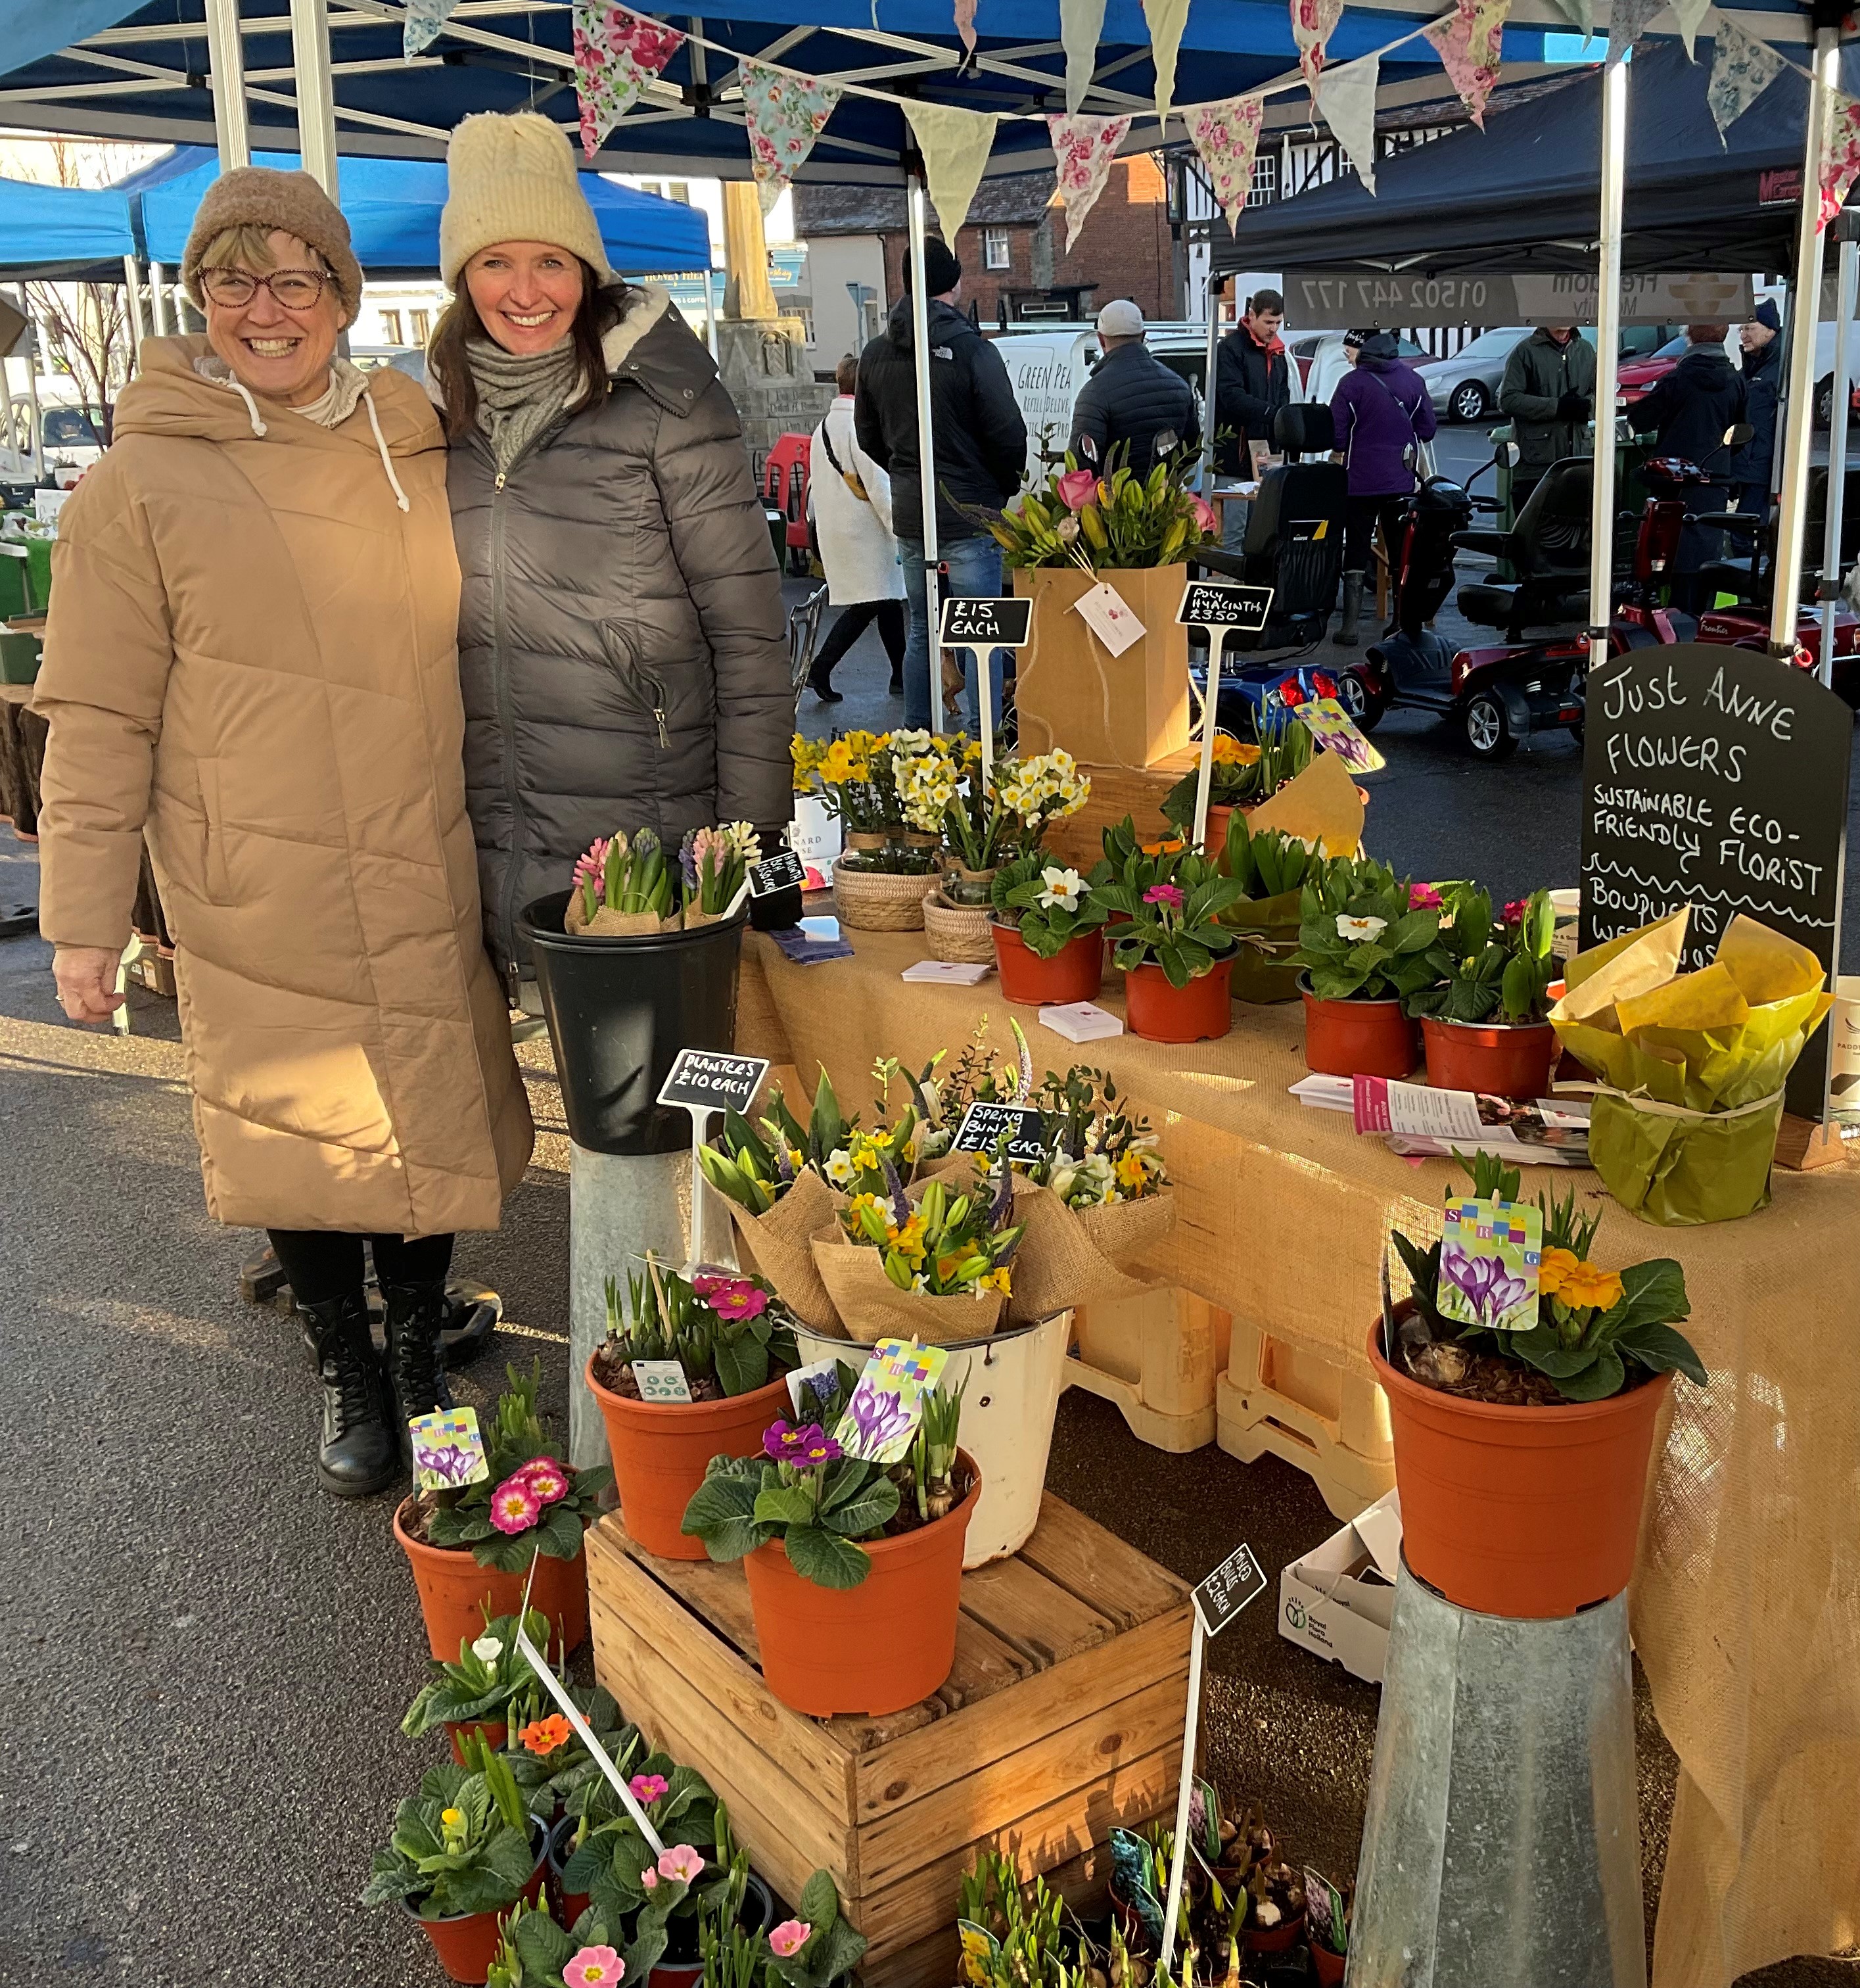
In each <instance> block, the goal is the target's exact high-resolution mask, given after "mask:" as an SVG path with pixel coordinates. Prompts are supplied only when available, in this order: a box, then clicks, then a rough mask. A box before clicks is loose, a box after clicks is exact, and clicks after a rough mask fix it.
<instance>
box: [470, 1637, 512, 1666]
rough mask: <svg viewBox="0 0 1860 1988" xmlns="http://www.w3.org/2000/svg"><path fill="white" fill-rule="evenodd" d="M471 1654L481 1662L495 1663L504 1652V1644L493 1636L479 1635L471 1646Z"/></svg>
mask: <svg viewBox="0 0 1860 1988" xmlns="http://www.w3.org/2000/svg"><path fill="white" fill-rule="evenodd" d="M471 1654H472V1655H474V1657H476V1658H478V1662H480V1663H481V1664H495V1662H497V1660H498V1658H499V1657H501V1656H502V1655H503V1654H504V1645H503V1644H502V1642H501V1641H500V1640H499V1639H498V1638H497V1637H495V1636H481V1637H479V1638H478V1641H476V1642H475V1643H474V1644H473V1645H472V1646H471Z"/></svg>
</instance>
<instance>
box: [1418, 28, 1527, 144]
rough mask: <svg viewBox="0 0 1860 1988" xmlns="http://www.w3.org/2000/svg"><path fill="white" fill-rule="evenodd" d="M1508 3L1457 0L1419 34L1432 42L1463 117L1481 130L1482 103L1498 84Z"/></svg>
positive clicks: (1483, 117)
mask: <svg viewBox="0 0 1860 1988" xmlns="http://www.w3.org/2000/svg"><path fill="white" fill-rule="evenodd" d="M1510 12H1511V0H1459V4H1458V5H1457V6H1456V7H1455V8H1453V12H1451V13H1450V14H1443V15H1441V16H1440V19H1437V20H1436V21H1435V22H1433V24H1432V25H1431V26H1429V27H1426V28H1424V29H1422V31H1421V32H1422V33H1423V35H1426V38H1427V39H1428V40H1429V41H1430V42H1433V46H1434V52H1435V53H1436V55H1438V56H1439V57H1440V62H1441V65H1442V66H1443V68H1444V69H1446V77H1447V80H1448V81H1449V82H1450V83H1451V84H1452V85H1453V88H1454V89H1455V90H1457V91H1458V92H1459V93H1460V102H1461V103H1463V104H1464V105H1465V106H1466V109H1467V115H1468V116H1469V117H1470V118H1471V119H1472V120H1473V123H1475V124H1477V126H1478V127H1479V128H1480V130H1482V131H1483V130H1484V129H1485V100H1486V99H1487V97H1488V96H1490V95H1491V93H1492V86H1493V84H1494V83H1496V82H1497V80H1498V59H1499V51H1500V44H1501V42H1502V41H1503V39H1504V25H1505V16H1506V15H1507V14H1509V13H1510Z"/></svg>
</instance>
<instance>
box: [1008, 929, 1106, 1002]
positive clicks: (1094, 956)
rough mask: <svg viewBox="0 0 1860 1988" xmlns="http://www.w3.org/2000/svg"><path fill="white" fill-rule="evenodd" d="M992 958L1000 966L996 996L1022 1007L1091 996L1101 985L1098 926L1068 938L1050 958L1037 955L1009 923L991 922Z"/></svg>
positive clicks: (1101, 952)
mask: <svg viewBox="0 0 1860 1988" xmlns="http://www.w3.org/2000/svg"><path fill="white" fill-rule="evenodd" d="M989 930H990V931H991V932H992V933H993V934H994V963H995V965H996V966H997V967H998V969H1000V971H1001V999H1003V1000H1004V1001H1013V1002H1018V1003H1019V1004H1020V1006H1022V1007H1025V1008H1045V1007H1055V1008H1063V1007H1067V1006H1070V1005H1071V1004H1072V1002H1075V1001H1095V1000H1096V999H1098V994H1099V989H1100V988H1102V986H1103V985H1104V977H1105V945H1104V933H1103V931H1102V929H1097V930H1093V931H1082V932H1080V933H1079V935H1078V936H1077V938H1068V940H1067V941H1066V942H1065V945H1062V946H1061V947H1060V948H1059V950H1058V952H1055V954H1054V955H1053V956H1052V958H1051V959H1042V958H1041V957H1040V955H1038V953H1037V952H1035V951H1034V949H1033V948H1032V947H1031V946H1030V945H1028V943H1027V942H1026V941H1025V939H1024V938H1021V935H1020V933H1019V932H1018V931H1016V930H1015V928H1014V927H1013V926H1012V925H1001V924H999V923H996V924H994V925H991V926H990V927H989Z"/></svg>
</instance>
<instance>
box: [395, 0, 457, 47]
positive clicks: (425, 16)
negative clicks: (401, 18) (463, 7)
mask: <svg viewBox="0 0 1860 1988" xmlns="http://www.w3.org/2000/svg"><path fill="white" fill-rule="evenodd" d="M457 5H458V0H407V27H406V29H405V30H404V31H403V33H402V35H401V38H400V52H401V53H402V54H403V56H408V57H412V56H417V55H418V54H419V53H420V52H421V50H422V49H425V48H427V47H428V46H430V44H431V42H433V40H434V38H435V37H436V36H437V34H438V32H439V31H440V29H441V28H443V27H444V25H446V22H447V18H448V17H449V16H450V15H451V12H452V9H453V8H454V7H456V6H457Z"/></svg>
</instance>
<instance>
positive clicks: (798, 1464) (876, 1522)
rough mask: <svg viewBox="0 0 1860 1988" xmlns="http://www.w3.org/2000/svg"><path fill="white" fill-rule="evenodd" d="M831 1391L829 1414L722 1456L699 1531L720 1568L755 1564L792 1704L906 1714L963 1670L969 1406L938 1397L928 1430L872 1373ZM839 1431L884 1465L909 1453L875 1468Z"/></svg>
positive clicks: (779, 1682) (972, 1475) (766, 1643)
mask: <svg viewBox="0 0 1860 1988" xmlns="http://www.w3.org/2000/svg"><path fill="white" fill-rule="evenodd" d="M815 1398H816V1400H819V1401H820V1402H821V1406H822V1415H821V1419H820V1421H819V1422H812V1423H808V1424H805V1425H799V1426H797V1425H794V1424H792V1423H789V1422H775V1423H774V1424H772V1425H771V1426H770V1428H769V1429H768V1432H767V1434H766V1435H765V1437H764V1439H763V1450H764V1454H763V1455H762V1456H761V1458H759V1459H758V1458H748V1459H743V1458H734V1457H721V1456H720V1457H717V1458H716V1459H714V1460H713V1462H712V1463H711V1469H710V1472H709V1474H708V1475H707V1476H706V1478H705V1479H704V1483H702V1484H701V1485H700V1486H699V1487H698V1489H697V1493H696V1495H695V1496H694V1497H693V1498H692V1499H691V1503H690V1509H689V1510H687V1512H686V1513H685V1519H684V1523H685V1528H686V1530H687V1531H688V1532H690V1533H692V1534H693V1535H694V1537H697V1538H699V1539H701V1540H703V1541H704V1550H705V1551H706V1552H707V1553H708V1554H709V1555H710V1557H711V1559H712V1560H742V1561H744V1572H745V1574H747V1576H748V1582H749V1601H750V1606H751V1609H752V1610H753V1611H754V1616H755V1629H756V1640H757V1642H758V1645H759V1646H760V1648H761V1659H762V1676H763V1679H764V1682H765V1683H766V1684H767V1685H768V1688H769V1689H770V1690H771V1691H772V1692H774V1693H775V1696H776V1697H777V1698H778V1699H780V1700H781V1702H782V1703H783V1704H784V1705H786V1706H792V1708H793V1709H795V1711H797V1712H805V1713H806V1714H808V1716H810V1717H812V1718H815V1719H830V1718H832V1716H834V1715H835V1713H838V1712H863V1713H867V1714H879V1713H883V1712H901V1711H903V1709H904V1708H905V1707H906V1706H910V1705H915V1704H916V1703H918V1702H920V1700H922V1699H926V1698H928V1697H929V1696H930V1694H931V1693H932V1692H934V1691H936V1690H937V1689H938V1688H939V1687H940V1685H942V1684H943V1683H944V1680H945V1679H947V1677H948V1676H949V1674H950V1671H951V1669H952V1668H954V1665H955V1662H956V1620H957V1613H958V1611H959V1605H960V1591H961V1583H962V1557H963V1545H964V1537H965V1536H966V1534H967V1531H968V1525H969V1519H970V1516H971V1513H973V1512H974V1510H975V1505H976V1501H977V1499H978V1498H979V1497H980V1496H981V1472H980V1471H979V1470H977V1468H976V1467H975V1464H974V1459H972V1458H971V1457H970V1456H969V1455H967V1452H964V1451H963V1450H961V1449H958V1448H957V1440H956V1439H957V1424H958V1422H959V1419H960V1415H961V1412H962V1401H961V1397H960V1395H951V1394H950V1393H948V1392H947V1391H946V1390H945V1389H944V1388H940V1387H939V1388H936V1389H934V1390H933V1391H931V1392H930V1393H929V1394H927V1395H925V1397H924V1398H923V1415H922V1419H921V1420H920V1422H918V1424H917V1426H916V1428H915V1430H914V1431H912V1430H909V1429H908V1422H907V1421H906V1418H905V1414H904V1411H903V1407H902V1405H901V1403H900V1398H899V1397H898V1395H896V1393H893V1392H886V1391H884V1390H883V1389H881V1388H879V1387H878V1386H877V1385H876V1384H875V1381H874V1378H873V1376H871V1375H870V1374H868V1375H866V1376H862V1377H856V1376H854V1374H852V1371H851V1369H850V1368H846V1367H844V1366H842V1367H841V1368H840V1369H839V1374H838V1376H837V1384H836V1385H835V1387H833V1388H832V1389H831V1390H830V1391H828V1392H827V1393H826V1394H825V1395H824V1397H823V1396H822V1394H821V1393H820V1392H819V1391H818V1390H817V1391H816V1395H815ZM842 1408H843V1415H842V1412H841V1411H842ZM829 1426H836V1427H838V1428H840V1429H841V1430H842V1432H844V1433H845V1434H846V1437H847V1439H848V1441H849V1442H851V1443H852V1445H853V1446H854V1447H855V1448H857V1449H863V1450H869V1451H870V1452H873V1454H874V1455H881V1456H882V1455H885V1454H886V1452H887V1445H888V1444H890V1443H892V1442H894V1440H895V1441H902V1442H903V1443H904V1445H905V1447H904V1448H903V1453H902V1454H901V1455H900V1456H899V1457H898V1458H897V1459H896V1461H895V1462H890V1463H885V1462H867V1461H866V1460H865V1459H863V1458H862V1457H859V1456H852V1455H847V1454H846V1451H845V1450H844V1449H842V1445H841V1443H840V1442H839V1439H838V1438H837V1437H835V1436H834V1435H829V1434H828V1433H827V1428H828V1427H829ZM907 1432H908V1433H907Z"/></svg>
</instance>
